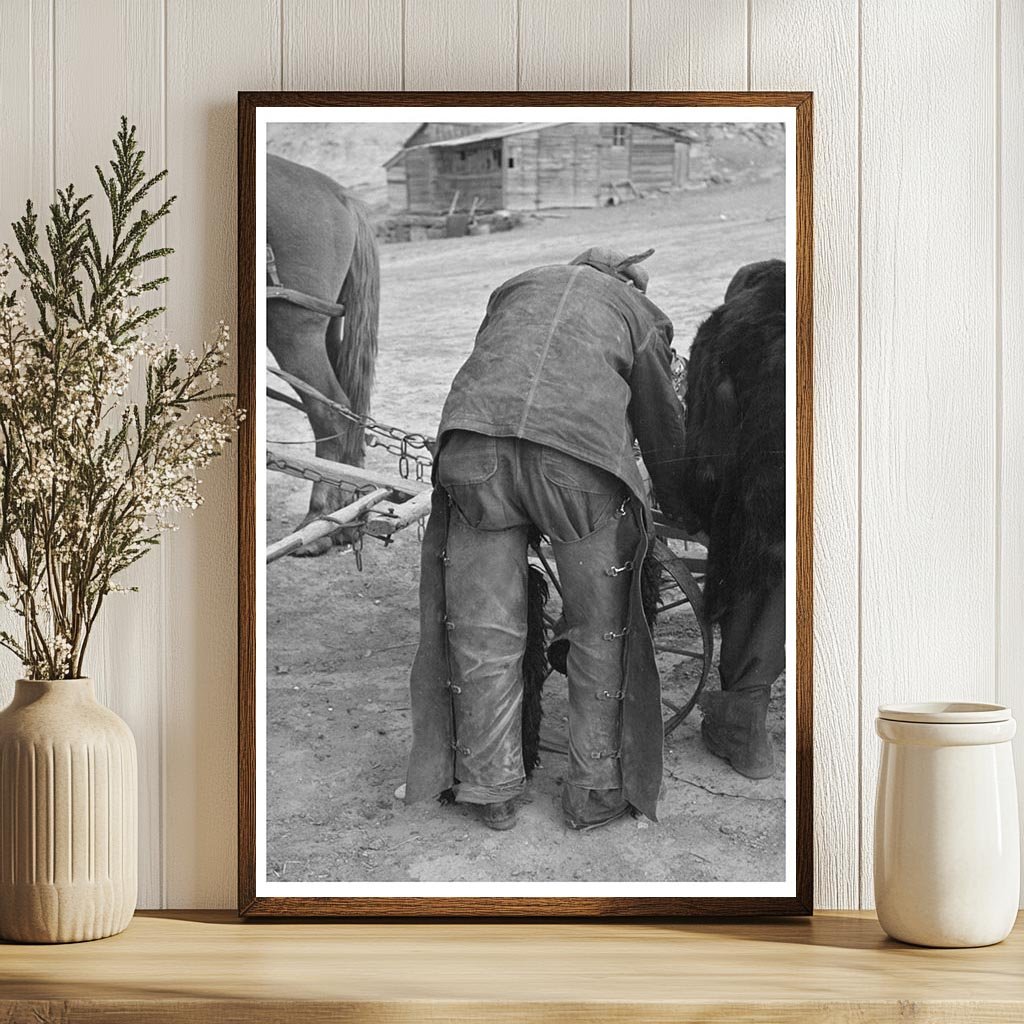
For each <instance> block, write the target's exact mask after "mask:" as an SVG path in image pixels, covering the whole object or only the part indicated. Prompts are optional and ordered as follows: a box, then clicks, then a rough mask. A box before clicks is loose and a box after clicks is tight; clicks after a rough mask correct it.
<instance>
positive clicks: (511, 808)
mask: <svg viewBox="0 0 1024 1024" xmlns="http://www.w3.org/2000/svg"><path fill="white" fill-rule="evenodd" d="M480 820H481V821H482V822H483V823H484V824H485V825H486V826H487V827H488V828H493V829H494V830H495V831H496V832H507V831H508V830H509V829H510V828H515V824H516V804H515V801H514V800H503V801H502V802H501V803H496V804H481V805H480Z"/></svg>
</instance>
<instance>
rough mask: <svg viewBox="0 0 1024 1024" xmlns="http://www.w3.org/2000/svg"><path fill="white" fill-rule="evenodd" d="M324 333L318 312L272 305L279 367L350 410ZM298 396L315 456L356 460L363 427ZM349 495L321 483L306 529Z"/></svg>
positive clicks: (307, 551)
mask: <svg viewBox="0 0 1024 1024" xmlns="http://www.w3.org/2000/svg"><path fill="white" fill-rule="evenodd" d="M326 329H327V318H326V317H324V316H322V315H321V314H319V313H313V312H311V311H309V310H306V309H301V308H300V307H298V306H292V305H288V304H286V303H284V302H279V301H276V302H271V303H269V304H268V307H267V342H268V345H269V347H270V351H271V352H272V353H273V355H274V358H275V359H276V360H277V364H278V366H280V368H281V369H282V370H284V371H285V372H286V373H290V374H293V375H294V376H296V377H298V378H299V379H300V380H303V381H305V382H306V383H307V384H309V385H310V386H311V387H314V388H316V390H317V391H319V392H320V393H321V394H322V395H324V396H325V397H326V398H329V399H331V400H332V401H334V402H338V403H339V404H341V405H346V406H347V405H348V404H349V401H348V396H347V395H346V394H345V392H344V391H343V390H342V389H341V385H340V384H339V383H338V381H337V378H336V377H335V376H334V370H333V368H332V367H331V363H330V360H329V359H328V358H327V348H326V345H325V341H324V337H325V333H326ZM300 398H301V399H302V405H303V408H304V409H305V411H306V415H307V417H308V418H309V423H310V426H311V427H312V430H313V436H314V437H315V438H316V439H317V441H316V454H317V455H318V456H319V457H320V458H322V459H327V460H329V461H331V462H351V461H353V460H352V458H351V457H350V455H351V453H352V452H353V451H358V450H359V449H360V448H361V445H360V444H359V443H358V440H357V439H358V437H359V434H360V432H361V431H362V428H361V427H359V426H358V425H357V424H354V423H352V422H351V421H350V420H348V419H346V418H345V417H343V416H340V415H338V414H337V413H335V412H333V411H332V410H331V409H329V408H328V407H327V406H326V405H324V404H323V402H318V401H317V400H316V399H314V398H311V397H309V396H308V395H305V394H300ZM346 456H349V457H346ZM360 461H361V460H360ZM351 497H352V496H351V493H346V491H345V490H344V489H342V488H341V487H337V486H335V485H333V484H327V483H323V482H316V483H314V484H313V490H312V493H311V494H310V498H309V512H308V513H307V515H306V518H305V519H304V520H303V525H305V524H306V523H308V522H310V521H311V520H313V519H317V518H319V517H320V516H321V515H323V514H324V513H327V512H335V511H337V510H338V509H339V508H341V507H342V506H343V505H345V504H347V503H348V502H349V501H350V500H351ZM350 539H351V537H349V536H348V535H347V534H346V533H345V532H344V531H342V532H341V533H337V534H335V535H334V537H333V538H331V537H324V538H321V539H320V540H318V541H314V542H313V543H312V544H308V545H306V547H304V548H302V549H301V550H300V551H298V552H297V554H300V555H320V554H323V553H324V552H325V551H329V550H330V548H331V546H332V544H340V543H343V542H344V541H346V540H350Z"/></svg>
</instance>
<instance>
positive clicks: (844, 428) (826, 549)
mask: <svg viewBox="0 0 1024 1024" xmlns="http://www.w3.org/2000/svg"><path fill="white" fill-rule="evenodd" d="M750 37H751V47H752V48H751V54H750V70H751V88H753V89H811V90H813V91H814V103H815V114H816V116H815V137H814V158H815V160H814V220H815V227H816V230H815V259H814V264H815V266H814V277H815V296H814V328H815V335H816V338H817V344H816V346H815V353H814V355H815V371H814V376H815V382H814V383H815V406H816V415H815V426H814V456H815V472H814V525H815V536H814V690H815V694H814V712H815V713H814V750H815V758H814V761H815V779H814V798H815V851H814V869H815V900H816V902H817V904H818V906H821V907H856V906H857V905H858V900H859V898H860V895H859V887H858V877H857V876H858V867H859V819H860V807H859V801H858V769H859V750H858V737H857V722H858V716H859V705H858V696H859V692H858V687H859V678H858V675H859V665H858V642H857V641H858V637H857V612H858V602H857V586H856V580H857V569H858V564H857V563H858V543H857V542H858V538H857V436H858V435H857V421H858V409H857V372H858V367H857V360H858V334H857V203H856V195H857V11H856V7H855V6H854V5H853V4H836V3H833V2H831V0H815V2H814V3H804V4H800V5H794V4H785V5H780V4H778V3H775V2H773V0H754V4H753V8H752V10H751V33H750ZM801 38H802V39H814V40H817V43H816V45H814V46H793V45H792V41H793V40H794V39H801Z"/></svg>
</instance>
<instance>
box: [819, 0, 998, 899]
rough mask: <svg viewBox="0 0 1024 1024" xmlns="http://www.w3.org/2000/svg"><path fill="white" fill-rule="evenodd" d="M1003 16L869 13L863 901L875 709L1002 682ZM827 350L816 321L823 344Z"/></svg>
mask: <svg viewBox="0 0 1024 1024" xmlns="http://www.w3.org/2000/svg"><path fill="white" fill-rule="evenodd" d="M993 19H994V6H993V4H992V3H991V2H969V3H966V2H944V3H935V4H927V5H923V4H907V3H903V2H902V0H865V2H864V5H863V11H862V25H861V63H862V68H863V85H862V88H863V107H862V112H861V113H862V116H861V122H860V123H861V133H862V148H861V184H862V189H861V275H862V276H861V293H860V295H861V297H860V317H861V379H860V390H861V519H860V535H861V548H860V550H861V570H862V572H861V622H862V632H861V638H860V641H861V668H862V673H861V730H862V737H863V742H862V749H861V797H862V804H861V814H862V831H861V851H862V858H861V863H862V871H861V900H862V903H863V904H864V905H867V906H870V905H871V901H872V884H873V883H872V872H871V855H870V851H871V844H872V841H873V820H872V819H873V809H874V794H875V782H876V778H877V765H878V742H879V741H878V740H877V738H876V737H875V734H874V725H873V723H874V718H875V712H876V707H877V705H878V704H881V703H888V702H892V701H906V700H922V699H928V698H939V699H943V698H953V699H967V700H990V699H991V698H992V696H993V694H994V687H995V641H996V607H995V596H996V536H997V509H996V474H995V469H996V446H995V439H996V429H997V421H996V413H997V409H996V401H995V399H996V389H995V383H996V349H997V345H996V331H995V327H996V323H995V235H994V224H995V202H994V195H993V192H994V190H993V182H994V154H995V152H996V138H995V122H994V116H993V115H994V110H995V95H994V83H995V80H996V78H995V54H994V49H993V47H994V40H995V28H994V20H993ZM952 126H955V139H953V138H951V137H950V128H951V127H952ZM829 343H830V339H829V338H828V337H827V336H822V334H821V332H820V331H819V332H818V346H819V347H821V346H822V345H828V344H829ZM850 628H852V623H851V626H850Z"/></svg>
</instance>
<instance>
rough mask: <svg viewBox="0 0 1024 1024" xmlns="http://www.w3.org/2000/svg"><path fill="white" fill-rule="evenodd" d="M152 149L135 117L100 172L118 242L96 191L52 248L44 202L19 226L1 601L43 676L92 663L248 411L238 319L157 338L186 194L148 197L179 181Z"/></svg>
mask: <svg viewBox="0 0 1024 1024" xmlns="http://www.w3.org/2000/svg"><path fill="white" fill-rule="evenodd" d="M144 157H145V154H144V153H143V152H142V151H141V150H140V149H139V148H138V144H137V140H136V133H135V128H134V127H131V128H129V126H128V123H127V120H126V119H125V118H122V119H121V129H120V131H119V132H118V135H117V138H116V139H115V140H114V159H113V160H112V161H111V163H110V168H111V173H110V175H109V176H108V175H105V174H104V173H103V171H102V170H101V169H100V168H99V167H97V168H96V173H97V176H98V177H99V181H100V185H101V188H102V190H103V193H104V195H105V197H106V200H107V205H108V207H109V211H110V220H111V227H112V234H111V241H110V243H109V245H103V244H101V242H100V240H99V237H98V235H97V233H96V230H95V228H94V225H93V222H92V219H91V217H90V212H89V209H88V205H87V204H88V203H89V201H90V199H91V196H82V197H80V196H77V195H76V194H75V191H74V188H73V186H69V187H68V188H67V189H65V190H63V191H58V193H57V198H56V201H55V202H54V203H53V204H52V205H51V206H50V211H49V212H50V220H49V223H48V224H46V226H45V249H44V243H43V242H42V241H41V239H40V237H39V222H38V218H37V216H36V213H35V211H34V209H33V207H32V204H31V203H28V204H27V205H26V210H25V215H24V216H23V217H22V218H21V220H19V221H18V222H17V223H15V224H14V233H15V238H16V240H17V243H18V248H19V250H20V254H18V255H16V254H14V253H13V252H12V251H11V250H10V249H9V248H7V247H3V248H0V565H2V568H3V577H4V578H3V580H2V581H0V601H3V602H4V603H6V604H7V605H8V606H9V607H10V608H11V609H13V611H14V612H15V613H16V615H17V616H18V617H19V618H20V620H21V627H22V628H21V629H20V631H19V632H20V635H19V636H14V635H13V634H12V633H10V632H7V631H0V645H2V646H4V647H6V648H8V649H9V650H11V651H13V652H14V653H15V654H16V655H17V656H18V657H19V658H20V659H21V660H22V662H23V663H24V665H25V670H26V672H27V673H28V675H29V676H30V677H31V678H36V679H39V678H46V679H62V678H75V677H78V676H80V675H81V674H82V666H83V659H84V657H85V653H86V648H87V645H88V642H89V637H90V634H91V632H92V629H93V627H94V625H95V623H96V617H97V615H98V614H99V610H100V607H101V606H102V604H103V599H104V598H105V597H106V595H107V594H109V593H112V592H115V591H118V590H121V589H124V588H121V587H119V586H118V585H117V583H116V582H115V577H116V576H117V575H118V573H120V572H121V571H122V570H123V569H125V568H127V567H128V566H129V565H131V564H132V563H133V562H135V561H137V560H138V559H139V558H141V557H142V555H143V554H145V553H146V551H148V550H149V549H150V548H151V547H152V546H153V545H154V544H156V543H157V542H158V541H159V537H160V534H161V532H162V531H164V530H169V529H174V528H175V524H174V522H173V519H172V517H173V515H174V513H176V512H179V511H183V510H185V511H189V510H192V509H195V508H196V507H197V506H198V505H199V504H200V503H201V501H202V499H201V497H200V495H199V491H198V485H199V479H198V476H197V473H198V471H199V470H200V469H201V468H202V467H203V466H206V465H207V464H208V463H210V462H211V461H212V460H213V459H214V458H216V456H217V455H219V454H221V452H222V451H223V450H224V447H225V445H226V444H227V443H228V441H229V440H230V438H231V436H232V434H233V433H234V431H235V429H236V427H237V424H238V422H239V420H240V418H241V415H240V413H239V412H238V410H237V408H236V406H235V402H234V399H233V397H232V396H231V395H230V394H227V393H225V392H223V391H220V390H219V378H218V371H219V370H220V369H221V367H223V366H224V364H225V362H226V359H227V345H228V330H227V327H226V325H224V324H221V325H220V330H219V332H218V334H217V337H216V339H215V340H214V341H213V342H212V343H209V344H207V345H204V346H203V347H202V349H201V350H200V351H199V352H198V353H190V354H188V355H184V356H183V355H182V354H180V353H179V351H178V349H177V347H176V346H172V345H169V344H168V343H166V342H165V341H157V340H151V339H149V338H148V337H147V333H146V326H147V324H148V323H149V322H150V321H151V320H153V319H154V318H155V317H157V316H159V315H160V314H161V313H162V312H163V307H159V306H151V307H148V308H142V306H141V305H140V303H139V297H140V296H141V295H143V294H144V293H146V292H152V291H154V290H155V289H157V288H159V287H160V285H161V284H163V283H164V282H165V281H166V278H164V277H158V278H155V279H151V280H148V281H147V280H144V271H145V267H146V265H147V264H148V263H150V262H151V261H153V260H157V259H160V258H162V257H164V256H166V255H168V254H169V253H170V252H171V251H172V250H170V249H167V248H155V249H149V250H147V249H146V248H145V244H146V237H147V235H148V233H149V232H150V230H151V229H152V228H153V227H154V225H156V224H157V223H158V222H159V221H160V220H161V219H162V218H163V217H164V216H166V214H167V212H168V210H169V209H170V207H171V204H172V203H173V202H174V197H171V198H169V199H167V200H166V201H164V202H162V203H161V204H160V205H159V206H157V207H156V209H155V210H152V211H151V210H147V209H145V208H143V207H141V205H140V204H141V203H142V202H143V200H144V199H145V198H146V197H147V195H149V193H150V192H151V191H152V189H153V188H154V186H155V185H156V184H157V183H158V182H160V181H162V180H163V179H164V177H165V176H166V171H161V172H160V173H159V174H156V175H153V176H152V177H147V175H146V173H145V170H144V167H143V160H144ZM15 271H17V272H18V273H19V274H20V276H21V278H22V281H21V283H20V284H18V285H16V284H15V281H14V276H15V275H14V272H15ZM26 292H27V293H28V294H29V295H30V296H31V298H32V301H33V303H34V307H35V309H34V316H32V317H31V318H30V315H29V312H28V310H27V309H26V300H25V293H26ZM137 368H140V369H138V370H137ZM141 368H144V381H145V398H144V400H143V399H142V396H141V382H140V383H139V385H138V387H137V388H136V387H133V384H132V382H133V379H134V380H137V379H138V378H139V377H140V376H142V372H141ZM136 391H138V392H139V396H138V397H139V401H134V400H133V399H132V397H131V396H132V394H133V393H134V392H136ZM203 409H205V410H206V411H202V410H203Z"/></svg>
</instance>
